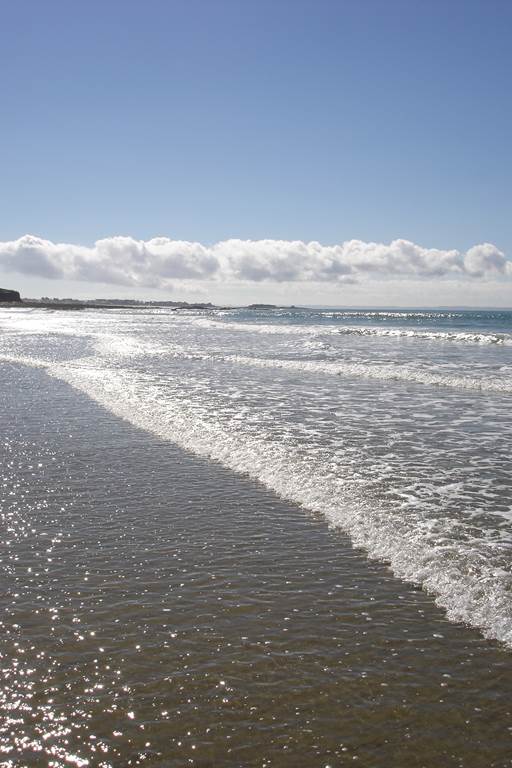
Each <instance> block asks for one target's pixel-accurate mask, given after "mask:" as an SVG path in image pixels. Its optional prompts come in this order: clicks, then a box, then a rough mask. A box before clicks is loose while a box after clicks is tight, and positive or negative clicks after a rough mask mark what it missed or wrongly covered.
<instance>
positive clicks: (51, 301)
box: [0, 288, 297, 310]
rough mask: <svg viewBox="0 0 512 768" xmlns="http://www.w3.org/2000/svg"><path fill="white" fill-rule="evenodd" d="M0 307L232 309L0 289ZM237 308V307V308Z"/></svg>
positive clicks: (258, 306)
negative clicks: (28, 295) (26, 295)
mask: <svg viewBox="0 0 512 768" xmlns="http://www.w3.org/2000/svg"><path fill="white" fill-rule="evenodd" d="M0 307H13V308H15V309H16V308H22V309H23V308H26V307H29V308H32V309H64V310H66V309H67V310H74V309H147V308H148V307H167V308H168V309H171V310H172V309H194V310H198V309H199V310H200V309H204V310H211V309H234V308H235V307H233V306H225V305H216V304H212V303H211V302H210V301H208V302H203V303H202V302H193V303H189V302H188V301H165V300H163V301H143V300H138V299H69V298H68V299H59V298H49V297H48V296H43V297H42V298H41V299H22V298H20V294H19V293H18V291H11V290H7V289H4V288H0ZM237 308H238V307H237ZM244 309H253V310H272V309H297V307H295V305H293V304H292V305H286V306H283V305H277V304H249V305H248V306H246V307H244Z"/></svg>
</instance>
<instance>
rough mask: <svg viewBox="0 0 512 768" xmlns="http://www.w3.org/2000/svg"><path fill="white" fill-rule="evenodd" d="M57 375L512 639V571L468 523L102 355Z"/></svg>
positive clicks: (496, 544)
mask: <svg viewBox="0 0 512 768" xmlns="http://www.w3.org/2000/svg"><path fill="white" fill-rule="evenodd" d="M51 373H52V374H53V375H55V376H58V377H59V378H61V379H63V380H64V381H67V382H68V383H69V384H71V385H73V386H74V387H76V388H78V389H80V390H81V391H83V392H85V393H87V394H88V395H89V396H90V397H92V398H93V399H95V400H96V401H97V402H99V403H101V404H102V405H103V406H105V407H106V408H108V409H109V410H110V411H112V412H113V413H114V414H116V415H118V416H120V417H122V418H124V419H126V420H127V421H129V422H130V423H132V424H134V425H135V426H137V427H140V428H142V429H145V430H147V431H150V432H153V433H154V434H156V435H158V436H160V437H162V438H164V439H168V440H172V441H173V442H176V443H178V444H179V445H181V446H182V447H184V448H185V449H187V450H189V451H191V452H193V453H195V454H198V455H200V456H205V457H208V458H211V459H214V460H217V461H219V462H221V463H222V464H224V465H225V466H227V467H229V468H231V469H233V470H235V471H237V472H241V473H244V474H247V475H249V476H251V477H253V478H254V479H255V480H258V481H259V482H261V483H263V484H264V485H266V486H267V487H268V488H270V489H272V490H274V491H275V492H276V493H278V494H279V495H280V496H282V497H283V498H287V499H290V500H292V501H295V502H298V503H300V504H302V505H303V506H305V507H306V508H308V509H310V510H313V511H316V512H321V513H322V514H323V515H325V517H326V518H327V520H328V521H329V522H330V524H332V525H334V526H339V527H341V528H343V530H345V531H346V532H347V533H349V534H350V536H351V537H352V540H353V542H354V543H355V544H356V545H357V546H362V547H364V548H365V549H366V550H367V551H368V553H369V554H370V556H372V557H378V558H381V559H384V560H386V561H389V562H390V564H391V567H392V569H393V571H394V573H395V574H396V575H397V576H399V577H401V578H404V579H407V580H411V581H414V582H420V583H422V584H423V586H424V587H425V588H426V589H427V590H428V591H429V592H431V593H432V594H434V595H436V599H437V602H438V603H439V604H440V605H442V606H444V608H445V609H446V610H447V614H448V616H449V617H450V618H451V619H454V620H458V621H466V622H469V623H471V624H473V625H474V626H476V627H479V628H480V629H481V630H482V631H483V632H484V633H485V634H486V636H488V637H494V638H497V639H499V640H501V641H503V642H506V643H509V644H510V645H512V605H511V591H510V590H511V588H512V575H511V574H510V572H508V571H507V570H505V569H504V568H503V567H502V565H501V563H502V558H503V552H504V544H503V542H502V541H501V540H500V539H498V540H497V539H495V538H492V537H490V538H487V537H485V536H482V535H479V536H475V535H473V534H472V533H471V528H470V527H469V526H468V527H467V529H466V530H465V533H464V536H461V535H459V536H457V537H454V536H453V531H452V528H453V521H451V520H446V521H443V520H442V519H438V520H435V521H432V520H428V519H424V518H423V517H422V516H421V509H418V510H417V511H416V513H415V512H414V507H412V511H411V508H409V509H406V506H405V505H400V504H399V503H397V502H395V503H385V502H383V501H382V500H380V502H379V503H376V500H375V499H374V498H372V497H371V494H370V495H368V489H367V488H365V486H364V485H363V486H362V485H361V482H360V480H359V479H358V477H357V475H354V473H353V471H352V469H351V466H352V465H350V466H347V468H346V470H345V471H343V470H342V469H340V468H339V467H338V468H337V471H336V472H335V473H333V472H331V471H329V468H328V466H326V464H325V462H324V461H322V460H321V457H319V458H318V457H316V456H315V455H311V454H309V453H307V452H304V451H303V450H302V449H301V448H299V447H297V446H293V445H291V444H289V443H286V442H282V441H276V440H274V439H271V436H270V435H269V434H268V433H267V432H265V430H258V429H248V428H246V422H245V421H244V420H239V421H236V422H233V421H231V422H230V423H229V424H228V425H226V424H223V423H222V422H221V421H219V420H215V417H213V418H209V417H208V410H207V409H203V410H201V409H199V408H198V407H197V403H194V402H193V401H192V400H189V401H188V402H187V401H184V400H183V399H175V398H173V397H172V396H169V395H167V396H165V397H164V396H163V393H162V388H161V387H159V386H157V385H155V384H154V383H153V381H152V379H151V377H149V376H143V375H139V376H138V377H134V374H133V372H131V371H127V370H122V369H119V370H115V371H114V370H110V371H106V370H105V367H104V366H103V365H101V362H100V361H98V360H97V359H94V358H93V359H90V360H84V361H82V362H81V363H79V364H76V363H75V364H73V365H72V366H69V365H58V366H53V367H52V368H51ZM459 527H460V526H459Z"/></svg>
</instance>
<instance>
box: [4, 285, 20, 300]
mask: <svg viewBox="0 0 512 768" xmlns="http://www.w3.org/2000/svg"><path fill="white" fill-rule="evenodd" d="M2 301H16V302H21V297H20V294H19V293H18V291H8V290H7V289H6V288H0V302H2Z"/></svg>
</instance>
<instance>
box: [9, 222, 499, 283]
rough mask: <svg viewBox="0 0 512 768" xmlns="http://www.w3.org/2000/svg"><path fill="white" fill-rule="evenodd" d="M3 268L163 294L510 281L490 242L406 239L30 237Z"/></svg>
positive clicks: (14, 246)
mask: <svg viewBox="0 0 512 768" xmlns="http://www.w3.org/2000/svg"><path fill="white" fill-rule="evenodd" d="M0 267H1V268H2V269H3V270H4V271H6V272H17V273H19V274H23V275H27V276H31V277H34V276H37V277H43V278H50V279H63V280H73V281H84V282H88V283H104V284H113V285H121V286H132V287H139V288H159V289H164V290H165V289H170V288H171V286H172V281H174V280H180V281H181V280H202V281H212V280H213V281H217V282H220V281H231V282H233V281H247V282H249V283H254V282H258V283H261V282H267V283H290V282H298V283H305V282H317V283H334V284H343V283H353V282H357V281H359V280H360V279H361V278H367V279H372V280H375V279H381V280H382V279H386V278H387V279H390V278H395V279H396V278H409V279H411V278H412V279H416V280H417V279H420V280H432V279H433V278H434V279H435V278H457V279H459V280H460V279H471V280H472V281H475V280H482V279H484V280H485V279H491V278H492V279H504V280H506V279H509V278H512V262H511V261H510V260H509V259H507V257H506V256H505V255H504V254H503V253H502V252H501V251H500V250H499V249H498V248H497V247H496V246H495V245H492V244H490V243H483V244H481V245H475V246H473V247H472V248H470V249H469V250H468V251H467V252H466V253H463V252H461V251H457V250H438V249H435V248H424V247H422V246H420V245H416V244H415V243H412V242H410V241H408V240H393V242H391V243H389V244H384V243H366V242H363V241H361V240H348V241H346V242H344V243H341V244H340V245H321V244H320V243H318V242H315V241H313V242H309V243H305V242H302V241H299V240H294V241H287V240H225V241H223V242H220V243H217V244H215V245H213V246H204V245H202V244H201V243H194V242H188V241H182V240H171V239H169V238H166V237H158V238H153V239H152V240H147V241H143V240H135V239H134V238H132V237H123V236H117V237H110V238H105V239H103V240H98V241H97V242H96V243H95V245H94V246H93V247H92V248H89V247H85V246H81V245H73V244H67V243H53V242H51V241H50V240H43V239H41V238H39V237H34V236H32V235H25V236H24V237H20V238H19V239H18V240H11V241H5V242H1V241H0Z"/></svg>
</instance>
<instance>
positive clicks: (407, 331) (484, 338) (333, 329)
mask: <svg viewBox="0 0 512 768" xmlns="http://www.w3.org/2000/svg"><path fill="white" fill-rule="evenodd" d="M328 316H330V315H328ZM194 323H195V324H196V325H198V326H200V327H202V328H206V329H215V330H223V331H227V332H230V333H232V332H233V331H243V332H244V333H261V334H267V335H281V336H288V335H292V336H296V335H299V336H300V335H303V336H311V335H314V336H327V335H334V334H336V335H339V336H377V337H382V338H396V339H418V340H423V341H444V342H455V343H471V344H511V345H512V334H509V333H484V332H471V331H436V330H428V329H422V330H417V329H415V328H389V327H387V328H378V327H375V326H359V325H357V326H354V325H347V326H340V325H318V324H317V325H285V324H280V323H274V324H270V323H241V322H235V321H230V322H225V321H224V322H223V321H221V320H212V319H210V318H202V317H201V318H196V319H194Z"/></svg>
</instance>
